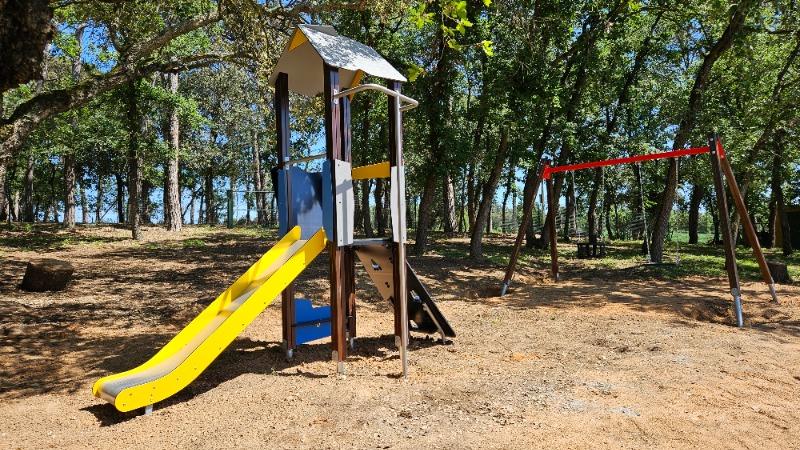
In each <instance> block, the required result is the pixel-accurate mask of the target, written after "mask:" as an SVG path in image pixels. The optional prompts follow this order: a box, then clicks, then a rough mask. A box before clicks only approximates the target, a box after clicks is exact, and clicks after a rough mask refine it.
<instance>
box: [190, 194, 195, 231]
mask: <svg viewBox="0 0 800 450" xmlns="http://www.w3.org/2000/svg"><path fill="white" fill-rule="evenodd" d="M194 200H195V193H194V192H192V198H191V200H189V224H190V225H194Z"/></svg>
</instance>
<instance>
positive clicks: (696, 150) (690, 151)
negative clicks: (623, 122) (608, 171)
mask: <svg viewBox="0 0 800 450" xmlns="http://www.w3.org/2000/svg"><path fill="white" fill-rule="evenodd" d="M710 151H711V149H710V148H709V147H708V146H705V147H692V148H684V149H682V150H673V151H670V152H663V153H651V154H649V155H637V156H626V157H624V158H616V159H606V160H603V161H591V162H585V163H579V164H568V165H564V166H556V167H545V169H544V172H543V173H542V179H543V180H547V179H549V178H550V176H551V175H552V174H554V173H558V172H571V171H573V170H584V169H593V168H596V167H605V166H616V165H618V164H630V163H636V162H642V161H653V160H656V159H666V158H680V157H681V156H689V155H702V154H704V153H709V152H710Z"/></svg>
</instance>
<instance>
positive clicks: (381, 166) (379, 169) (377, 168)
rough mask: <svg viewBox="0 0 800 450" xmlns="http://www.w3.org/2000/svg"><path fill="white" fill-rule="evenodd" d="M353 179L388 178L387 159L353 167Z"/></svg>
mask: <svg viewBox="0 0 800 450" xmlns="http://www.w3.org/2000/svg"><path fill="white" fill-rule="evenodd" d="M352 173H353V179H354V180H365V179H367V178H389V161H384V162H381V163H378V164H371V165H369V166H361V167H356V168H355V169H353V172H352Z"/></svg>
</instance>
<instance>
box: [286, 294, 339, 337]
mask: <svg viewBox="0 0 800 450" xmlns="http://www.w3.org/2000/svg"><path fill="white" fill-rule="evenodd" d="M293 325H295V344H297V345H300V344H305V343H307V342H311V341H316V340H317V339H322V338H326V337H330V335H331V307H330V306H319V307H314V306H313V305H312V304H311V300H308V299H304V298H298V299H295V301H294V324H293Z"/></svg>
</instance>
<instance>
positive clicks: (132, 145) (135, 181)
mask: <svg viewBox="0 0 800 450" xmlns="http://www.w3.org/2000/svg"><path fill="white" fill-rule="evenodd" d="M137 83H138V82H137V81H131V82H130V83H128V89H127V96H126V99H125V100H126V102H127V105H126V106H127V109H128V110H127V119H128V120H127V122H128V155H127V158H128V214H127V215H128V225H129V228H130V230H131V235H132V237H133V239H135V240H137V241H138V240H140V239H142V228H141V223H140V220H141V217H140V214H141V213H140V208H139V204H140V202H141V195H142V167H141V163H142V160H141V155H140V154H139V139H140V137H141V133H142V123H143V118H142V114H140V113H139V108H138V105H137V103H138V102H137V100H138V92H139V89H138V86H137Z"/></svg>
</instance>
